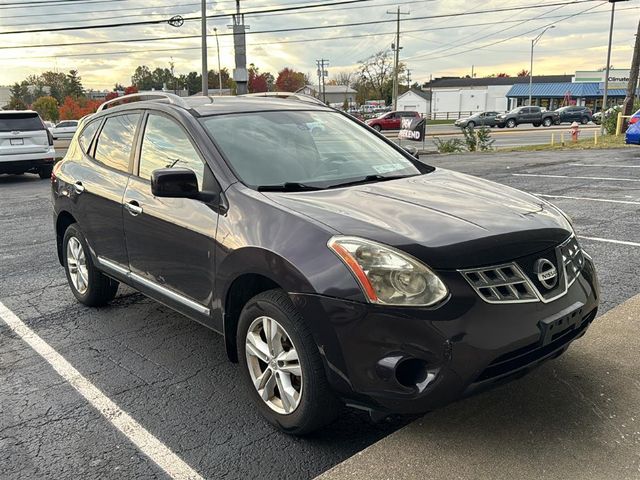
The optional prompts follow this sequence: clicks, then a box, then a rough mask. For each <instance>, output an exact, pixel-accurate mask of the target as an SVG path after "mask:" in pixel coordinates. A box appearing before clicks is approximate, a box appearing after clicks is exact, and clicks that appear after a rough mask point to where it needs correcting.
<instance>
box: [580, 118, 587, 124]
mask: <svg viewBox="0 0 640 480" xmlns="http://www.w3.org/2000/svg"><path fill="white" fill-rule="evenodd" d="M580 123H581V124H582V125H586V124H587V123H589V118H588V117H582V118H581V119H580Z"/></svg>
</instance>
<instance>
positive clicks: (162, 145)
mask: <svg viewBox="0 0 640 480" xmlns="http://www.w3.org/2000/svg"><path fill="white" fill-rule="evenodd" d="M172 167H176V168H189V169H191V170H193V171H194V172H195V173H196V176H197V177H198V184H199V188H200V190H201V191H207V192H214V191H216V190H217V189H219V187H218V184H217V182H216V180H215V178H214V177H213V174H212V173H211V170H210V169H209V167H208V165H207V164H206V162H205V161H204V159H203V157H202V155H201V153H200V151H199V150H198V148H197V147H196V145H195V143H194V142H193V140H192V139H191V137H190V135H189V134H188V133H187V131H186V130H185V129H184V128H183V127H182V125H180V124H179V122H177V121H176V120H175V119H173V118H170V117H168V116H165V115H164V114H161V113H149V114H148V116H147V118H146V121H145V127H144V129H143V131H142V135H141V142H140V147H139V153H138V161H137V175H135V176H133V177H132V178H131V181H130V182H129V184H128V186H127V190H126V192H125V195H124V202H123V203H124V208H125V213H124V231H125V237H126V248H127V252H128V256H129V268H130V270H131V274H132V277H133V279H134V281H136V282H137V283H138V284H139V285H138V286H139V287H140V288H141V289H143V291H145V292H146V293H149V294H150V295H151V296H155V297H156V298H158V299H159V300H161V301H163V300H165V301H166V300H167V299H168V300H170V301H172V302H174V303H175V304H178V306H179V307H181V309H182V310H183V311H184V312H185V313H187V314H190V313H191V314H193V313H197V314H198V315H200V316H204V317H206V316H208V314H209V308H210V304H211V298H212V294H213V287H214V279H215V262H214V252H215V235H216V228H217V224H218V213H217V212H216V210H215V209H214V208H212V206H211V205H209V204H207V203H206V202H204V201H201V200H194V199H186V198H159V197H154V196H153V194H152V193H151V183H150V178H151V173H152V172H153V171H154V170H156V169H160V168H172Z"/></svg>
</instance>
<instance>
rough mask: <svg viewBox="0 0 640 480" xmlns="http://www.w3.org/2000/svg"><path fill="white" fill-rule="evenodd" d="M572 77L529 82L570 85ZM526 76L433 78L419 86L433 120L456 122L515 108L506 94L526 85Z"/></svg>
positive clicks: (535, 78) (542, 78)
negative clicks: (428, 101)
mask: <svg viewBox="0 0 640 480" xmlns="http://www.w3.org/2000/svg"><path fill="white" fill-rule="evenodd" d="M571 79H572V75H540V76H534V77H533V83H562V82H571ZM528 83H529V77H488V78H458V77H443V78H436V79H435V80H432V81H430V82H428V83H426V84H425V85H424V86H423V90H428V91H431V115H430V118H433V119H457V118H461V117H465V116H468V115H471V114H473V113H476V112H485V111H497V112H505V111H507V110H510V109H511V108H512V107H514V106H516V105H515V102H514V101H513V100H510V99H509V98H507V93H508V92H509V91H510V90H511V88H512V87H513V86H514V85H516V84H528Z"/></svg>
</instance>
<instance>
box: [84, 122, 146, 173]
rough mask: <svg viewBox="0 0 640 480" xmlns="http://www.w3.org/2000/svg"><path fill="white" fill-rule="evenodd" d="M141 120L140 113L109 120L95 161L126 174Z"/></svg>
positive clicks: (97, 148)
mask: <svg viewBox="0 0 640 480" xmlns="http://www.w3.org/2000/svg"><path fill="white" fill-rule="evenodd" d="M139 118H140V114H139V113H130V114H127V115H118V116H116V117H109V118H107V121H106V122H105V124H104V127H102V131H101V132H100V136H99V137H98V146H97V147H96V154H95V159H96V160H98V161H99V162H101V163H104V164H105V165H107V166H108V167H112V168H115V169H117V170H121V171H123V172H126V171H127V170H128V169H129V157H130V155H131V149H132V148H133V138H134V136H135V133H136V126H137V125H138V119H139Z"/></svg>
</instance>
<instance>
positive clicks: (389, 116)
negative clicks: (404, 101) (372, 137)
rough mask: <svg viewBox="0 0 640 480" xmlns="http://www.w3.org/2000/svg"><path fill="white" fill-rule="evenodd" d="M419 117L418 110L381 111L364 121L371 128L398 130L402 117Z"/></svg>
mask: <svg viewBox="0 0 640 480" xmlns="http://www.w3.org/2000/svg"><path fill="white" fill-rule="evenodd" d="M407 117H410V118H421V117H420V114H419V113H418V112H411V111H396V112H388V113H383V114H381V115H380V116H378V117H376V118H372V119H369V120H367V121H366V124H367V125H369V126H370V127H371V128H374V129H376V130H377V131H380V130H400V125H401V124H402V119H403V118H407Z"/></svg>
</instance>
